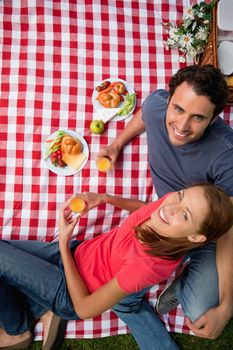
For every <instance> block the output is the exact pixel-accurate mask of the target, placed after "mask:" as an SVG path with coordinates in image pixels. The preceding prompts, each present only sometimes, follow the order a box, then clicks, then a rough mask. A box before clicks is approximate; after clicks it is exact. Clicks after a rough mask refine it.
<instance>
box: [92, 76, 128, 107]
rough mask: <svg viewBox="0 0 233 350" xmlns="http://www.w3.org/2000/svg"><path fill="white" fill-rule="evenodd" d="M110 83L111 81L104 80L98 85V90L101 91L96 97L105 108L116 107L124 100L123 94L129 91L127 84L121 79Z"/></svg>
mask: <svg viewBox="0 0 233 350" xmlns="http://www.w3.org/2000/svg"><path fill="white" fill-rule="evenodd" d="M109 83H110V82H109V81H104V82H103V83H102V84H101V85H98V86H97V87H96V90H97V91H98V92H99V93H98V96H97V98H96V99H97V100H99V102H100V104H101V105H102V106H103V107H105V108H116V107H118V106H119V104H120V103H121V102H122V101H124V97H123V94H127V93H128V91H127V90H126V87H125V84H124V83H123V82H121V81H114V82H112V83H110V84H109Z"/></svg>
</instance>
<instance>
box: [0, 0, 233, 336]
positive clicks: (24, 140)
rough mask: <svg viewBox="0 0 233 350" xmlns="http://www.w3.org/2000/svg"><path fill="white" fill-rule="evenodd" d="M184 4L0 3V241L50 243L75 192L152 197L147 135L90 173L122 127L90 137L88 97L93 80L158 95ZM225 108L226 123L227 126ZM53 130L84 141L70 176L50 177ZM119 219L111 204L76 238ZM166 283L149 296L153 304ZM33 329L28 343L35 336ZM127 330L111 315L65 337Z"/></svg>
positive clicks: (172, 322)
mask: <svg viewBox="0 0 233 350" xmlns="http://www.w3.org/2000/svg"><path fill="white" fill-rule="evenodd" d="M189 5H190V1H189V0H183V1H182V0H178V1H177V0H176V1H175V0H164V1H158V0H154V1H152V0H147V1H146V0H136V1H131V0H127V1H123V0H122V1H120V0H112V1H107V0H101V1H100V0H80V1H76V0H70V1H65V0H64V1H59V0H54V1H49V0H44V1H36V0H21V1H19V0H14V1H13V0H5V1H1V2H0V79H1V81H0V84H1V85H0V86H1V95H0V97H1V100H0V101H1V102H0V103H1V105H0V107H1V109H0V111H1V116H0V123H1V127H0V140H1V142H0V173H1V180H0V187H1V201H0V226H1V237H3V238H6V239H8V238H9V239H29V240H46V241H50V240H51V239H52V238H53V237H54V235H56V232H57V222H58V212H59V207H60V205H61V203H63V202H64V201H65V200H66V199H67V198H68V197H69V196H70V195H71V194H73V193H74V192H82V191H98V192H108V193H111V194H117V195H122V196H127V197H135V198H140V199H142V200H152V199H155V198H156V194H155V192H153V186H152V182H151V179H150V174H149V170H148V163H147V145H146V137H145V134H143V135H140V137H137V138H135V139H134V140H133V141H132V142H131V143H129V144H128V145H127V146H126V147H125V148H124V151H123V152H122V154H121V155H120V157H119V160H118V163H117V165H116V168H115V169H114V170H113V171H112V172H111V173H109V174H107V175H105V174H101V173H98V171H97V169H96V167H95V158H96V156H97V153H98V151H99V149H100V147H101V146H104V145H107V144H109V143H110V142H112V141H113V140H114V139H115V137H116V135H117V134H118V133H119V132H120V131H122V130H123V129H124V127H125V125H126V123H127V121H128V119H127V120H125V121H118V122H114V121H110V122H109V123H108V124H107V126H106V130H105V132H104V134H102V135H93V134H92V133H91V132H90V130H89V125H90V122H91V120H92V119H93V118H95V117H97V114H96V113H95V112H94V111H93V106H92V103H91V95H92V92H93V89H94V87H95V84H96V82H99V81H101V80H103V79H106V78H109V77H112V78H117V77H119V78H121V79H124V80H126V81H127V82H128V83H130V84H131V85H132V86H133V87H134V89H135V90H136V92H137V101H138V102H137V106H138V107H139V106H140V105H141V103H142V101H143V100H144V99H145V97H146V96H147V95H148V93H149V92H150V91H152V90H154V89H156V88H165V87H167V83H168V81H169V77H170V76H171V75H172V74H173V73H175V72H176V71H177V69H179V68H180V64H179V63H178V53H177V51H176V50H173V51H172V52H171V51H165V49H164V46H163V40H164V39H165V32H164V29H163V26H162V24H161V22H162V21H166V22H167V21H173V22H174V21H176V20H178V19H180V18H181V16H182V13H183V9H184V7H187V6H189ZM138 107H137V108H138ZM230 112H231V110H230V108H228V109H227V110H226V113H225V114H224V118H225V119H226V120H227V122H228V123H232V120H233V114H231V113H230ZM58 129H71V130H75V131H77V132H79V133H80V134H81V135H83V136H84V138H85V139H86V141H87V142H88V144H89V149H90V157H89V159H88V162H87V164H86V166H85V168H84V169H83V170H82V171H81V172H80V173H78V174H76V175H74V176H68V177H63V176H57V175H55V174H53V173H51V172H50V171H49V170H48V169H47V168H46V166H45V163H44V161H43V160H42V154H41V145H42V143H43V142H44V140H45V138H46V137H47V136H48V135H49V134H51V133H52V132H54V131H56V130H58ZM126 215H127V213H126V212H125V211H120V210H118V209H116V208H112V207H111V206H108V205H107V206H106V207H99V208H98V209H94V210H92V211H91V212H90V213H89V214H88V215H87V216H86V217H84V218H82V219H81V220H80V223H79V226H78V231H77V232H78V233H79V237H81V238H91V237H93V236H94V235H96V234H99V233H102V232H106V231H107V230H108V229H109V227H110V226H112V225H118V224H119V223H120V222H121V221H122V219H123V218H124V217H125V216H126ZM163 288H164V285H163V284H161V285H159V286H155V287H154V288H152V289H151V292H150V294H149V298H150V300H151V302H152V303H155V300H156V298H157V293H158V292H160V291H161V289H163ZM165 324H166V326H167V328H168V330H171V331H176V332H188V330H187V328H185V326H184V318H183V314H182V311H181V309H179V308H178V309H177V310H176V311H175V312H173V313H170V315H169V317H168V318H167V319H165ZM41 332H42V330H41V324H38V325H37V326H36V339H38V340H39V339H41V335H42V334H41ZM126 332H127V327H126V326H125V324H123V322H121V321H120V320H119V319H118V318H117V317H116V316H115V315H114V314H113V313H112V312H110V311H109V312H105V313H104V314H103V315H101V316H99V317H97V318H95V319H94V320H88V321H85V322H84V321H79V322H73V321H72V322H69V324H68V328H67V334H66V337H67V338H83V337H87V338H91V337H103V336H109V335H115V334H123V333H126Z"/></svg>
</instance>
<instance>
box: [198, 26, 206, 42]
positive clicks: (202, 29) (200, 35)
mask: <svg viewBox="0 0 233 350" xmlns="http://www.w3.org/2000/svg"><path fill="white" fill-rule="evenodd" d="M207 37H208V31H207V29H206V27H200V28H199V29H198V32H197V33H196V34H195V38H196V39H197V40H203V41H205V40H206V39H207Z"/></svg>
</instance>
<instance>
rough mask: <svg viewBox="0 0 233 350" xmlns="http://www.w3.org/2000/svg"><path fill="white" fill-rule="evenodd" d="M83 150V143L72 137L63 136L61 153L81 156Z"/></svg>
mask: <svg viewBox="0 0 233 350" xmlns="http://www.w3.org/2000/svg"><path fill="white" fill-rule="evenodd" d="M82 150H83V145H82V142H80V141H79V140H78V139H76V138H75V137H72V136H70V135H65V136H63V138H62V140H61V151H62V153H63V154H65V153H67V154H72V155H73V154H79V153H81V152H82Z"/></svg>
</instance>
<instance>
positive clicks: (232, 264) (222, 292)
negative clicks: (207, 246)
mask: <svg viewBox="0 0 233 350" xmlns="http://www.w3.org/2000/svg"><path fill="white" fill-rule="evenodd" d="M231 200H232V202H233V197H231ZM216 259H217V260H216V261H217V269H218V276H219V305H218V306H217V307H215V308H212V309H210V310H208V311H207V312H205V313H204V314H203V315H202V316H201V317H200V318H199V319H198V320H197V321H196V322H194V323H193V324H192V323H191V322H190V321H188V322H187V324H188V326H189V328H190V329H191V330H192V331H193V332H194V333H195V334H196V335H197V336H199V337H203V338H209V339H215V338H217V337H218V336H219V335H220V334H221V332H222V331H223V328H224V327H225V326H226V324H227V323H228V321H229V320H230V318H231V317H232V315H233V227H232V228H231V230H229V231H228V232H227V233H226V234H225V235H224V236H222V237H221V238H220V239H218V241H217V252H216Z"/></svg>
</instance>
